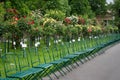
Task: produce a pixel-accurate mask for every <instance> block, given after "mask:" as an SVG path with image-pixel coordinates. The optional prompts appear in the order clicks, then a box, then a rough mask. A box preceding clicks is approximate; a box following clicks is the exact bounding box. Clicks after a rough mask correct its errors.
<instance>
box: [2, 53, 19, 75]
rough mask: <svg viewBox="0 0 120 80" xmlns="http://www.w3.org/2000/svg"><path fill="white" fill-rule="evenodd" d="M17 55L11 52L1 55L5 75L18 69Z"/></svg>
mask: <svg viewBox="0 0 120 80" xmlns="http://www.w3.org/2000/svg"><path fill="white" fill-rule="evenodd" d="M17 63H18V60H17V56H16V55H15V54H14V53H13V52H9V53H6V54H5V55H3V56H2V64H3V66H4V72H5V76H6V77H7V76H9V75H11V74H14V73H16V72H18V71H19V68H18V65H17Z"/></svg>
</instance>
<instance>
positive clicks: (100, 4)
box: [88, 0, 107, 15]
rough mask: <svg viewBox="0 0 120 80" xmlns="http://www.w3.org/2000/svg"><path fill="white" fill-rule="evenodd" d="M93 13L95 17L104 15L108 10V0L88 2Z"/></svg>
mask: <svg viewBox="0 0 120 80" xmlns="http://www.w3.org/2000/svg"><path fill="white" fill-rule="evenodd" d="M88 1H89V3H90V6H91V9H92V11H93V12H94V13H95V15H104V14H105V12H106V10H107V8H106V0H88Z"/></svg>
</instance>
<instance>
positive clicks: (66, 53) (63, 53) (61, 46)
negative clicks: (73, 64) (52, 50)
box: [59, 43, 69, 58]
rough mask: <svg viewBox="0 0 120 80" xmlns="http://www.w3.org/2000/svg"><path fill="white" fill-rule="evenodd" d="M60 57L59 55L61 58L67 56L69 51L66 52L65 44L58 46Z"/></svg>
mask: <svg viewBox="0 0 120 80" xmlns="http://www.w3.org/2000/svg"><path fill="white" fill-rule="evenodd" d="M59 48H60V55H61V58H63V57H65V56H66V55H68V54H69V52H68V51H69V50H68V47H67V46H66V43H64V44H61V45H60V47H59Z"/></svg>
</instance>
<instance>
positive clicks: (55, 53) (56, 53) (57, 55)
mask: <svg viewBox="0 0 120 80" xmlns="http://www.w3.org/2000/svg"><path fill="white" fill-rule="evenodd" d="M59 47H60V46H54V47H53V48H52V58H53V60H58V59H60V58H61V51H60V48H59Z"/></svg>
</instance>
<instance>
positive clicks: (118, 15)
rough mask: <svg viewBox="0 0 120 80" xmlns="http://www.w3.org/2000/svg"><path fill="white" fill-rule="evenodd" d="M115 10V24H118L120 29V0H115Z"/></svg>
mask: <svg viewBox="0 0 120 80" xmlns="http://www.w3.org/2000/svg"><path fill="white" fill-rule="evenodd" d="M113 11H114V15H115V25H117V26H118V28H119V30H120V0H114V4H113Z"/></svg>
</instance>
